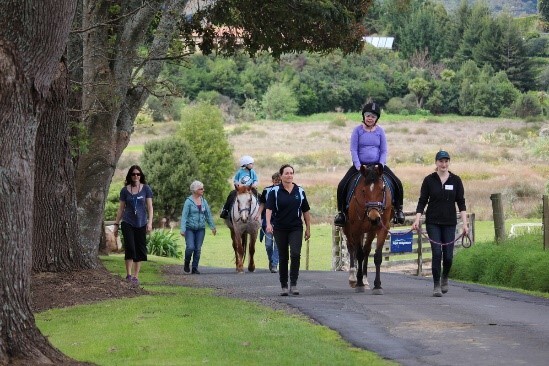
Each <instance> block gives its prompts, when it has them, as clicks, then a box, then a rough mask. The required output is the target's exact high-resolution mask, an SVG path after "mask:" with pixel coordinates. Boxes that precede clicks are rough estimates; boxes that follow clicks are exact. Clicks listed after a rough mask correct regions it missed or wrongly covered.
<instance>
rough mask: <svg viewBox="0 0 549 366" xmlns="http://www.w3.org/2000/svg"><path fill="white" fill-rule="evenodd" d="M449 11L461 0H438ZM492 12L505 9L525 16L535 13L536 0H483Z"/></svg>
mask: <svg viewBox="0 0 549 366" xmlns="http://www.w3.org/2000/svg"><path fill="white" fill-rule="evenodd" d="M439 1H440V2H442V3H443V4H444V6H445V7H446V9H448V10H449V11H451V10H454V9H455V8H456V7H458V6H459V4H460V3H461V0H439ZM485 1H486V3H487V4H488V6H489V7H490V9H492V12H494V13H499V12H501V11H504V10H507V11H509V13H510V14H511V15H513V16H517V17H518V16H525V15H532V14H537V12H538V8H537V6H538V2H537V0H485ZM475 2H476V0H469V4H474V3H475Z"/></svg>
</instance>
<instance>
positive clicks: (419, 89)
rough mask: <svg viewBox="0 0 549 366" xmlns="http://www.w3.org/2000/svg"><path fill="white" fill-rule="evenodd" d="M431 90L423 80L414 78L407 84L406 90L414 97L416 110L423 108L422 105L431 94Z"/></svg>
mask: <svg viewBox="0 0 549 366" xmlns="http://www.w3.org/2000/svg"><path fill="white" fill-rule="evenodd" d="M431 88H432V85H431V83H430V82H429V81H427V80H425V79H423V78H414V79H412V80H410V82H409V83H408V89H409V90H410V92H412V93H414V95H415V96H416V101H417V107H418V108H423V103H424V101H425V98H426V97H427V96H428V95H429V93H430V92H431Z"/></svg>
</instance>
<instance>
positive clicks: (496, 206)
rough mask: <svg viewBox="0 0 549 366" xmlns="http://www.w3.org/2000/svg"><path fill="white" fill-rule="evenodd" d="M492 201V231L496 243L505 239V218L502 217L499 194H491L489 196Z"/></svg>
mask: <svg viewBox="0 0 549 366" xmlns="http://www.w3.org/2000/svg"><path fill="white" fill-rule="evenodd" d="M490 199H491V200H492V215H493V217H494V230H495V234H496V242H500V241H502V240H503V239H505V218H504V215H503V204H502V202H501V193H493V194H491V195H490Z"/></svg>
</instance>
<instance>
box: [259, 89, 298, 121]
mask: <svg viewBox="0 0 549 366" xmlns="http://www.w3.org/2000/svg"><path fill="white" fill-rule="evenodd" d="M261 106H262V108H263V112H264V113H265V116H266V117H267V118H272V119H277V118H282V117H284V116H287V115H290V114H295V113H296V112H297V108H298V103H297V99H296V97H295V95H294V93H293V91H292V90H291V89H290V88H289V87H287V86H286V85H285V84H282V83H274V84H272V85H271V86H269V89H267V92H266V93H265V94H264V95H263V100H262V101H261Z"/></svg>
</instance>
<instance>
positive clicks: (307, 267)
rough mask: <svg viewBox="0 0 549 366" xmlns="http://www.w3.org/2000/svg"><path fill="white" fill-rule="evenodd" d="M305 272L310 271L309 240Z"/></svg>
mask: <svg viewBox="0 0 549 366" xmlns="http://www.w3.org/2000/svg"><path fill="white" fill-rule="evenodd" d="M305 270H306V271H308V270H309V239H307V257H306V259H305Z"/></svg>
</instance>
